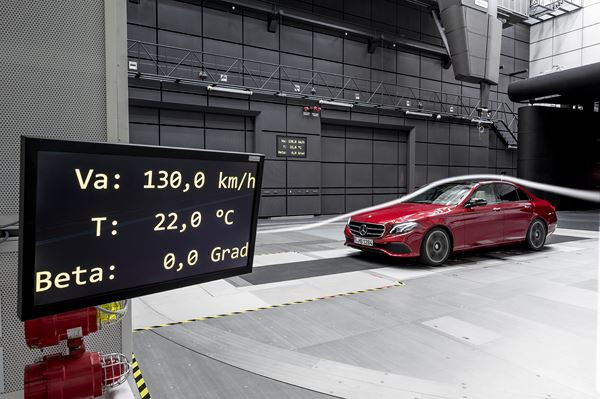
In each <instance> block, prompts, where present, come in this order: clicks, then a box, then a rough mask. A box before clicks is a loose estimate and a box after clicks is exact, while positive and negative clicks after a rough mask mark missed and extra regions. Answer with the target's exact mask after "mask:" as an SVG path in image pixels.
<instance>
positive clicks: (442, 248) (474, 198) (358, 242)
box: [344, 181, 557, 266]
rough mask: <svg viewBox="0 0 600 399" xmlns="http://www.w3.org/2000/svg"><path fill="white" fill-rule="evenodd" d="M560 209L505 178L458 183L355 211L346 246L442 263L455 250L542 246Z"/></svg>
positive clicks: (349, 222) (350, 223) (537, 247)
mask: <svg viewBox="0 0 600 399" xmlns="http://www.w3.org/2000/svg"><path fill="white" fill-rule="evenodd" d="M556 222H557V218H556V209H555V208H554V207H553V206H552V205H551V204H550V203H549V202H547V201H545V200H543V199H540V198H538V197H536V196H535V195H533V194H532V193H530V192H529V191H527V190H525V189H524V188H523V187H519V186H517V185H516V184H513V183H510V182H506V181H473V182H455V183H447V184H442V185H439V186H436V187H432V188H430V189H429V190H426V191H424V192H423V193H421V194H418V195H417V196H415V197H413V198H410V199H408V200H406V201H404V202H402V203H399V204H396V205H392V206H389V207H386V208H381V209H378V210H375V211H370V212H365V213H361V214H357V215H354V216H352V217H351V218H350V219H349V220H348V223H347V224H346V227H345V229H344V234H345V236H346V245H348V246H350V247H354V248H358V249H360V250H363V251H376V252H380V253H383V254H386V255H389V256H395V257H404V258H417V257H418V258H420V260H421V262H422V263H425V264H427V265H431V266H438V265H441V264H442V263H444V262H445V261H446V259H447V258H448V256H449V255H450V254H451V253H452V252H459V251H465V250H470V249H475V248H483V247H492V246H496V245H502V244H511V243H520V242H522V243H525V244H526V245H527V246H528V247H529V248H530V249H532V250H536V251H537V250H539V249H541V248H542V247H543V246H544V244H545V243H546V237H547V236H548V235H550V234H552V233H553V232H554V230H555V229H556Z"/></svg>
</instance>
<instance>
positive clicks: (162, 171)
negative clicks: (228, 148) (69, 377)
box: [19, 137, 264, 320]
mask: <svg viewBox="0 0 600 399" xmlns="http://www.w3.org/2000/svg"><path fill="white" fill-rule="evenodd" d="M21 146H22V148H21V154H22V155H21V157H22V159H21V184H22V188H21V215H20V220H21V223H20V226H21V232H20V234H21V238H20V248H19V317H20V318H21V320H27V319H31V318H36V317H40V316H45V315H49V314H55V313H60V312H65V311H68V310H72V309H76V308H81V307H86V306H93V305H98V304H101V303H106V302H110V301H114V300H119V299H124V298H132V297H136V296H140V295H146V294H150V293H154V292H160V291H165V290H169V289H173V288H178V287H183V286H187V285H191V284H197V283H201V282H205V281H210V280H215V279H220V278H224V277H228V276H234V275H238V274H243V273H249V272H251V271H252V253H253V251H254V242H255V237H256V222H257V216H258V205H259V196H260V185H261V179H262V171H263V161H264V159H263V157H262V156H261V155H254V154H243V153H230V152H216V151H202V150H187V149H174V148H163V147H153V146H139V145H123V144H106V143H80V142H68V141H55V140H43V139H33V138H25V137H24V138H22V143H21Z"/></svg>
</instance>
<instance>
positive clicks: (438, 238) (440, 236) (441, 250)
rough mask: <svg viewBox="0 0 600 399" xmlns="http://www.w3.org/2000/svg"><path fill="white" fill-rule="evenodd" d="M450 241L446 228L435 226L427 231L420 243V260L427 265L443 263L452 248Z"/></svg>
mask: <svg viewBox="0 0 600 399" xmlns="http://www.w3.org/2000/svg"><path fill="white" fill-rule="evenodd" d="M450 242H451V241H450V236H449V235H448V233H447V232H446V230H444V229H442V228H439V227H436V228H434V229H432V230H431V231H429V233H427V234H426V235H425V238H424V239H423V242H422V243H421V258H420V259H421V262H422V263H425V264H426V265H429V266H439V265H441V264H442V263H444V262H445V261H446V259H448V256H450V252H451V250H452V248H451V244H450Z"/></svg>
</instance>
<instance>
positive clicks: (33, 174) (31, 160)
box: [17, 136, 264, 321]
mask: <svg viewBox="0 0 600 399" xmlns="http://www.w3.org/2000/svg"><path fill="white" fill-rule="evenodd" d="M41 151H48V152H53V151H54V152H68V153H77V154H82V153H83V154H100V155H125V156H133V157H136V156H142V157H157V158H171V159H199V160H203V161H204V160H211V161H224V162H227V161H237V162H252V161H251V160H250V157H256V159H257V161H256V163H257V176H256V183H257V184H256V186H255V193H254V204H253V209H252V220H251V227H250V229H251V231H250V240H249V247H248V264H247V265H246V266H244V267H238V268H234V269H228V270H223V271H217V272H210V273H205V274H200V275H197V276H193V277H184V278H179V279H173V280H169V281H165V282H161V283H156V284H148V285H145V286H138V287H132V288H126V289H120V290H114V291H111V292H107V293H102V294H95V295H90V296H84V297H81V298H77V299H70V300H66V301H61V302H55V303H51V304H47V305H34V287H35V244H36V243H35V226H36V206H37V203H36V201H37V167H38V165H37V160H38V159H37V155H38V153H39V152H41ZM263 169H264V155H262V154H252V153H240V152H226V151H208V150H195V149H183V148H175V147H159V146H149V145H137V144H112V143H99V142H77V141H67V140H50V139H40V138H33V137H27V136H22V137H21V182H20V188H21V189H20V209H19V276H18V309H17V312H18V316H19V318H20V319H21V320H23V321H25V320H30V319H34V318H38V317H43V316H48V315H53V314H58V313H63V312H67V311H70V310H75V309H80V308H85V307H88V306H96V305H100V304H103V303H108V302H113V301H118V300H123V299H129V298H134V297H138V296H142V295H148V294H153V293H157V292H162V291H167V290H172V289H175V288H181V287H185V286H189V285H194V284H200V283H205V282H208V281H213V280H218V279H222V278H227V277H232V276H237V275H241V274H246V273H250V272H252V265H253V254H254V248H255V242H256V229H257V222H258V210H259V202H260V192H261V187H262V177H263Z"/></svg>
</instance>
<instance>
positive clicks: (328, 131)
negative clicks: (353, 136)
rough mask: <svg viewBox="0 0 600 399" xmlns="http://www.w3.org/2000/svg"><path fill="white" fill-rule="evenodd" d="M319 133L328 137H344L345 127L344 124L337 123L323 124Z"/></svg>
mask: <svg viewBox="0 0 600 399" xmlns="http://www.w3.org/2000/svg"><path fill="white" fill-rule="evenodd" d="M321 135H322V136H328V137H346V129H345V128H344V126H339V125H323V127H322V131H321Z"/></svg>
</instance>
